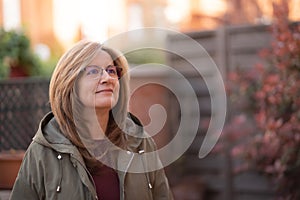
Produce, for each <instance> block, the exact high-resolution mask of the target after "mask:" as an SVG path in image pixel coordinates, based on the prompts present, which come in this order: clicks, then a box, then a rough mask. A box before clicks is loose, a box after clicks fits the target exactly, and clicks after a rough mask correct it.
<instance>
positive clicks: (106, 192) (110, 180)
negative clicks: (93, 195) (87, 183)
mask: <svg viewBox="0 0 300 200" xmlns="http://www.w3.org/2000/svg"><path fill="white" fill-rule="evenodd" d="M92 176H93V179H94V182H95V185H96V191H97V196H98V198H99V199H100V200H119V199H120V187H119V178H118V174H117V173H116V172H115V170H113V169H112V168H110V167H107V166H106V165H103V166H101V168H99V169H98V170H97V171H95V172H93V173H92Z"/></svg>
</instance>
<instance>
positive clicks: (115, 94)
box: [114, 83, 120, 102]
mask: <svg viewBox="0 0 300 200" xmlns="http://www.w3.org/2000/svg"><path fill="white" fill-rule="evenodd" d="M119 95H120V84H119V83H118V84H117V85H116V86H115V91H114V100H115V102H117V101H118V99H119Z"/></svg>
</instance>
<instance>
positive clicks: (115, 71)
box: [107, 69, 117, 75]
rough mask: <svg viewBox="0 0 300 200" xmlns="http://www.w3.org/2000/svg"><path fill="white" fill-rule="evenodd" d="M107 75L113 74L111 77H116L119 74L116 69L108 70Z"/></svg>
mask: <svg viewBox="0 0 300 200" xmlns="http://www.w3.org/2000/svg"><path fill="white" fill-rule="evenodd" d="M107 73H108V74H111V75H116V74H117V70H116V69H107Z"/></svg>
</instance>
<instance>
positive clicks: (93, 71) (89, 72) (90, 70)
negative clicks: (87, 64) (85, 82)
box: [87, 68, 99, 75]
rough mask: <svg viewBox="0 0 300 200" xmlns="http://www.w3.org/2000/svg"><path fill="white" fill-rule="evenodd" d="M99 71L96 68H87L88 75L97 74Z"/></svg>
mask: <svg viewBox="0 0 300 200" xmlns="http://www.w3.org/2000/svg"><path fill="white" fill-rule="evenodd" d="M98 73H99V70H98V69H96V68H93V69H89V70H88V73H87V74H88V75H95V74H98Z"/></svg>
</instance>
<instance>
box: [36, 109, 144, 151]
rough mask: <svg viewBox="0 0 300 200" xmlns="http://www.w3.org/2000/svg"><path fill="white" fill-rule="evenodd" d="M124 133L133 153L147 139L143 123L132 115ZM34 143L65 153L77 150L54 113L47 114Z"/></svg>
mask: <svg viewBox="0 0 300 200" xmlns="http://www.w3.org/2000/svg"><path fill="white" fill-rule="evenodd" d="M124 132H125V138H126V140H127V145H128V148H129V150H131V151H136V149H137V148H138V147H139V146H140V145H141V142H142V139H143V138H145V137H146V136H145V133H144V130H143V127H142V124H141V122H140V121H139V120H138V119H137V117H135V116H134V115H133V114H131V113H128V117H127V119H126V123H125V129H124ZM33 141H35V142H37V143H39V144H41V145H43V146H46V147H49V148H52V149H55V150H56V151H58V152H63V153H71V152H72V151H74V148H75V147H74V145H73V144H72V143H71V141H70V140H69V139H67V138H66V137H65V135H64V134H63V133H62V131H61V130H60V128H59V125H58V123H57V121H56V119H55V117H54V115H53V113H52V112H49V113H48V114H46V115H45V116H44V118H43V119H42V120H41V122H40V124H39V128H38V130H37V133H36V135H35V136H34V138H33Z"/></svg>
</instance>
